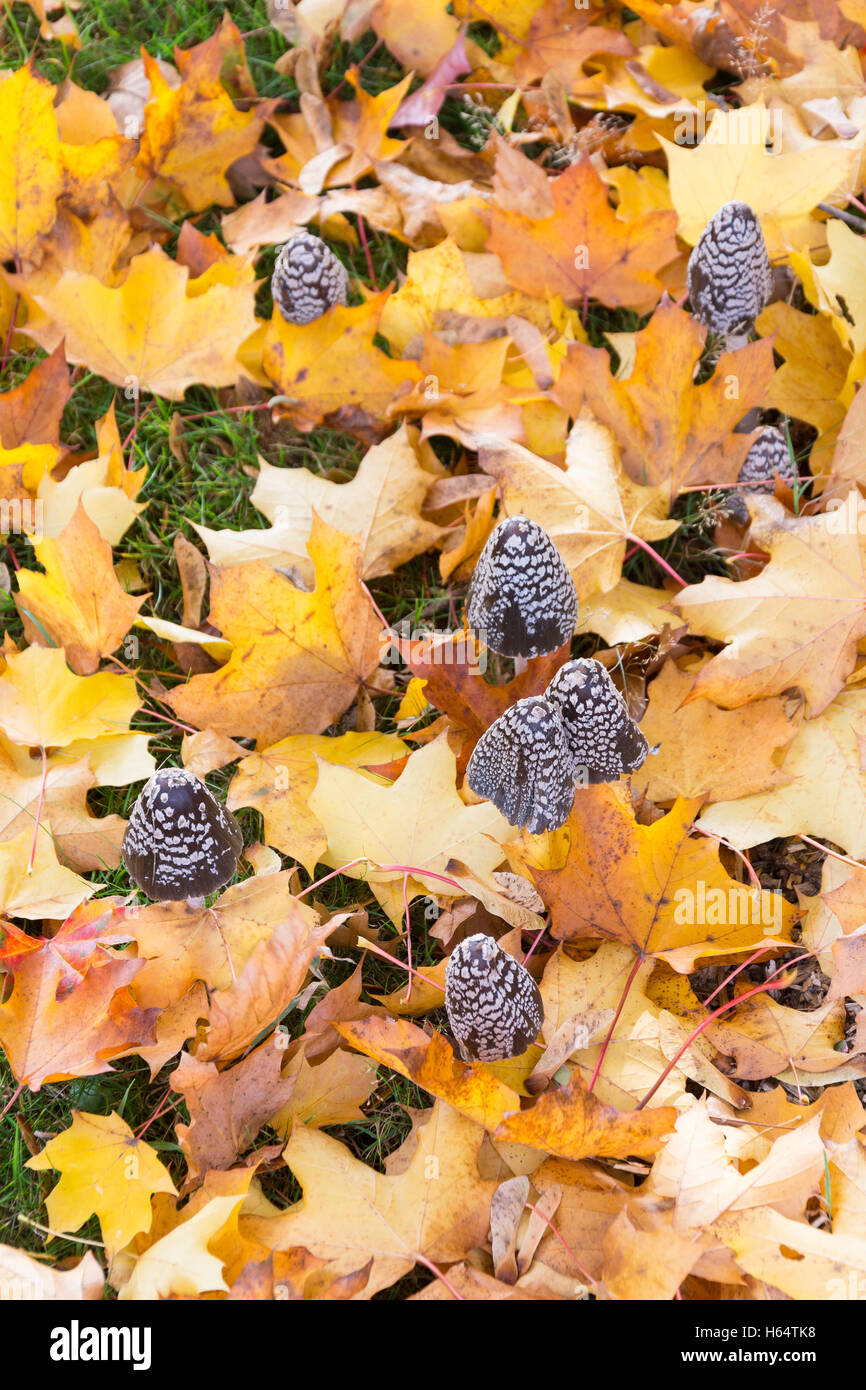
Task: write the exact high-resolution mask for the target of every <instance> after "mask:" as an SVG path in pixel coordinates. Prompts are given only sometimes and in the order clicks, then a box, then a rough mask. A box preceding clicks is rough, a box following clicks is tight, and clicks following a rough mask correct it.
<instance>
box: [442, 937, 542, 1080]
mask: <svg viewBox="0 0 866 1390" xmlns="http://www.w3.org/2000/svg"><path fill="white" fill-rule="evenodd" d="M445 1008H446V1011H447V1013H448V1022H449V1023H450V1025H451V1031H452V1032H453V1034H454V1037H455V1040H456V1042H457V1045H458V1047H459V1048H460V1055H461V1057H462V1058H463V1060H464V1062H472V1061H478V1062H503V1061H505V1060H506V1059H507V1058H508V1057H518V1056H519V1055H520V1053H521V1052H525V1051H526V1049H527V1048H528V1047H529V1046H530V1044H531V1043H534V1042H535V1039H536V1038H537V1037H538V1034H539V1031H540V1029H541V1025H542V1023H543V1021H544V1007H543V1005H542V1002H541V994H540V992H539V989H538V985H537V984H536V983H535V981H534V980H533V978H532V976H531V975H530V973H529V971H528V970H525V969H524V967H523V966H522V965H521V964H520V962H519V961H516V960H515V959H514V957H513V956H510V955H508V953H507V951H503V949H502V947H501V946H500V945H498V944H497V942H495V941H494V940H493V937H492V936H485V935H484V934H483V933H482V932H477V933H476V934H475V935H474V936H467V938H466V940H465V941H461V943H460V945H459V946H457V947H455V949H454V950H453V951H452V952H451V956H450V958H449V961H448V966H447V969H446V971H445Z"/></svg>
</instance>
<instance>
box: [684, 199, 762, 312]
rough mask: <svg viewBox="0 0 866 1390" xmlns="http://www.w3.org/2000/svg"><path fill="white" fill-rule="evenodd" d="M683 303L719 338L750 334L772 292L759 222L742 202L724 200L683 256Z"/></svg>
mask: <svg viewBox="0 0 866 1390" xmlns="http://www.w3.org/2000/svg"><path fill="white" fill-rule="evenodd" d="M688 285H689V301H690V303H691V306H692V313H693V315H694V317H695V318H696V319H697V320H698V322H699V323H702V324H704V325H705V327H706V328H709V329H710V330H711V332H713V333H718V334H720V335H721V336H723V337H730V336H732V335H742V334H749V333H751V331H752V329H753V328H754V326H755V319H756V318H757V317H758V315H759V314H760V312H761V310H762V309H763V308H764V306H765V304H767V302H768V301H769V298H770V295H771V294H772V292H773V270H772V267H771V265H770V261H769V257H768V256H767V247H766V244H765V242H764V234H763V232H762V231H761V224H760V222H759V221H758V219H757V217H756V216H755V214H754V212H753V211H752V209H751V208H750V207H749V204H748V203H738V202H732V203H725V205H724V206H723V207H720V208H719V210H718V212H717V213H715V214H714V215H713V216H712V217H711V218H710V220H709V222H708V223H707V225H706V227H705V228H704V230H703V231H702V232H701V235H700V238H699V240H698V242H697V245H696V246H695V248H694V250H693V251H692V254H691V256H690V257H689V265H688Z"/></svg>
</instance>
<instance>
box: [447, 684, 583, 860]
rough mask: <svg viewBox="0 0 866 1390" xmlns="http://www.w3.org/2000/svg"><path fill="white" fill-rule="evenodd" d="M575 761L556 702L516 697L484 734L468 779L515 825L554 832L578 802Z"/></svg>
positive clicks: (535, 831)
mask: <svg viewBox="0 0 866 1390" xmlns="http://www.w3.org/2000/svg"><path fill="white" fill-rule="evenodd" d="M573 768H574V759H573V757H572V755H571V752H570V750H569V745H568V740H567V738H566V732H565V729H564V727H563V722H562V719H561V718H560V715H559V712H558V710H557V708H556V706H555V705H554V704H553V703H552V702H551V701H550V700H546V699H544V698H543V697H542V696H538V695H532V696H529V697H528V698H527V699H525V700H518V701H517V703H516V704H514V705H512V706H511V707H510V708H509V709H507V710H506V711H505V713H504V714H502V715H500V716H499V718H498V719H497V720H496V722H495V723H494V724H491V726H490V728H489V729H487V730H486V732H485V733H483V734H482V735H481V738H480V739H479V740H478V742H477V744H476V745H475V748H474V749H473V751H472V756H471V758H470V759H469V764H468V766H467V768H466V780H467V782H468V783H469V786H470V787H471V788H472V790H473V791H474V792H475V794H476V796H483V797H485V798H486V799H487V800H488V801H492V802H493V805H494V806H495V807H496V809H497V810H498V811H501V812H502V814H503V816H505V818H506V820H508V821H510V823H511V824H512V825H525V826H526V828H527V829H528V830H529V832H530V834H532V835H538V834H539V833H540V832H541V831H542V830H556V829H557V828H558V827H559V826H560V825H564V824H565V822H566V821H567V820H568V816H569V812H570V811H571V807H572V803H573V802H574V771H573Z"/></svg>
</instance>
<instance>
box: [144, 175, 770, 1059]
mask: <svg viewBox="0 0 866 1390" xmlns="http://www.w3.org/2000/svg"><path fill="white" fill-rule="evenodd" d="M271 285H272V290H273V298H274V303H275V305H276V306H277V308H278V309H279V311H280V313H281V314H282V315H283V317H284V318H285V319H286V320H287V321H288V322H289V323H293V324H307V323H311V322H312V321H313V320H314V319H316V318H318V317H319V316H320V315H321V314H323V313H325V312H326V311H327V310H328V309H330V308H332V307H333V306H334V305H335V304H346V303H347V300H348V280H347V276H346V271H345V269H344V267H343V265H342V264H341V262H340V261H339V260H338V259H337V257H336V256H335V255H334V253H333V252H332V251H331V250H330V248H329V247H328V246H327V245H326V244H325V243H324V242H323V241H322V240H321V239H320V238H318V237H315V236H312V235H311V234H310V233H309V232H306V231H301V232H298V233H297V234H296V235H295V236H293V237H292V239H291V240H290V241H289V242H287V243H286V245H285V246H284V247H283V248H282V250H281V252H280V254H279V257H278V259H277V262H276V265H275V269H274V274H273V279H272V282H271ZM688 288H689V301H690V304H691V311H692V314H693V316H694V317H695V318H696V319H697V320H698V321H699V322H700V323H702V324H703V325H704V326H705V327H706V328H707V329H709V330H710V331H711V332H712V333H714V334H716V335H717V336H718V337H719V338H721V339H722V340H723V341H724V342H725V344H727V345H729V346H730V345H733V344H734V343H736V342H737V341H738V340H744V335H745V337H747V336H748V335H749V334H750V333H751V332H752V330H753V329H754V325H755V319H756V318H757V316H758V315H759V314H760V312H761V310H762V309H763V308H764V306H765V305H766V304H767V303H768V301H769V299H770V296H771V294H772V290H773V272H772V269H771V266H770V262H769V259H768V256H767V248H766V245H765V242H764V237H763V233H762V231H761V226H760V223H759V221H758V219H757V218H756V216H755V214H754V212H753V211H752V209H751V208H750V207H749V206H748V204H746V203H741V202H731V203H726V204H725V205H724V207H722V208H720V209H719V211H718V212H717V213H716V214H715V216H713V217H712V218H711V219H710V221H709V222H708V223H707V226H706V227H705V229H704V231H703V233H702V235H701V237H700V240H699V241H698V243H697V244H696V246H695V248H694V250H693V252H692V254H691V257H690V259H689V264H688ZM776 478H780V479H781V480H782V481H783V482H785V483H787V484H788V485H789V486H793V485H794V484H795V483H796V481H797V473H796V470H795V468H794V466H793V464H792V462H791V458H790V452H789V449H788V445H787V441H786V439H785V436H784V435H783V434H782V432H781V431H780V430H778V429H777V428H775V427H774V426H767V427H765V428H763V429H762V430H761V432H760V433H759V434H758V436H757V438H756V440H755V442H754V443H753V445H752V447H751V449H750V450H749V453H748V455H747V457H746V460H745V462H744V464H743V467H742V469H741V471H740V478H739V481H740V482H741V483H742V484H744V485H746V486H747V487H748V488H754V489H756V490H766V491H770V492H772V491H773V488H774V480H775V479H776ZM577 609H578V603H577V592H576V590H575V587H574V581H573V580H572V578H571V575H570V574H569V572H568V570H567V569H566V567H565V564H564V563H563V560H562V557H561V556H560V554H559V551H558V550H557V548H556V546H555V545H554V543H553V541H552V540H551V539H550V537H549V536H548V535H547V534H546V532H545V531H543V530H542V528H541V527H540V526H538V525H537V524H536V523H535V522H534V521H532V520H531V519H530V518H529V517H527V516H522V515H520V516H512V517H507V518H506V519H505V520H504V521H501V522H500V523H499V525H498V526H497V527H496V528H495V529H494V531H493V532H492V534H491V536H490V538H489V540H488V541H487V544H486V545H485V547H484V550H483V551H482V553H481V557H480V559H479V561H478V564H477V566H476V569H475V573H474V575H473V578H472V583H471V585H470V589H469V593H468V595H467V602H466V620H467V624H468V626H469V627H470V628H471V629H473V631H475V632H476V633H477V634H478V636H479V637H480V639H481V640H482V641H483V643H484V645H485V646H486V647H487V648H488V649H489V650H490V651H493V652H496V653H499V654H500V655H502V656H508V657H514V658H515V660H516V661H518V662H522V663H525V662H526V661H528V660H532V659H533V658H535V657H538V656H543V655H545V654H547V653H550V652H553V651H556V650H557V649H558V648H560V647H563V646H565V645H566V644H567V643H569V642H570V641H571V639H572V637H573V635H574V631H575V627H576V622H577ZM649 751H650V750H649V747H648V744H647V740H646V738H645V737H644V735H643V734H642V732H641V730H640V729H639V728H638V726H637V724H636V723H635V722H634V720H633V719H632V718H631V716H630V714H629V712H628V708H627V706H626V703H625V701H624V700H623V698H622V696H621V695H620V693H619V691H618V690H617V689H616V686H615V685H614V684H613V682H612V680H611V678H610V676H609V675H608V673H607V671H606V670H605V668H604V666H603V665H602V664H601V662H599V661H595V660H594V659H592V658H582V659H579V660H575V661H568V662H566V663H565V665H564V666H562V667H560V669H559V670H558V671H557V673H556V675H555V676H554V678H553V680H552V681H551V682H550V684H549V685H548V686H547V689H546V690H545V691H544V694H543V695H534V696H531V697H529V698H528V699H524V700H518V701H517V702H516V703H515V704H514V705H512V706H511V707H510V708H509V709H507V710H506V711H505V713H504V714H503V715H501V716H500V718H499V719H497V720H496V722H495V723H494V724H492V725H491V727H490V728H489V729H488V730H487V731H486V733H484V734H483V735H482V737H481V738H480V739H479V741H478V743H477V745H476V747H475V749H474V751H473V753H472V756H471V758H470V760H469V764H468V767H467V771H466V780H467V783H468V785H469V786H470V787H471V788H472V790H473V791H474V792H475V793H476V795H478V796H480V797H484V798H485V799H486V800H488V801H490V802H492V803H493V805H494V806H496V807H497V809H498V810H499V811H501V813H502V814H503V815H504V816H505V817H506V819H507V820H508V821H509V822H510V823H511V824H512V825H515V826H523V827H526V828H527V829H528V830H529V831H530V833H532V834H538V833H540V832H541V831H544V830H555V829H557V828H558V827H559V826H561V825H563V824H564V823H565V821H566V820H567V819H568V816H569V813H570V811H571V807H572V805H573V802H574V798H575V796H576V795H577V794H579V789H580V788H581V787H584V786H588V785H594V784H597V783H599V782H614V781H616V780H618V778H620V777H621V776H622V775H623V774H624V773H629V772H633V771H635V770H636V769H637V768H639V767H640V766H641V764H642V763H643V761H644V759H645V758H646V757H647V754H648V753H649ZM242 848H243V836H242V834H241V830H240V827H239V825H238V823H237V821H236V820H235V818H234V816H232V815H231V814H230V812H228V811H227V810H226V809H225V807H224V806H223V805H222V804H221V803H220V802H219V801H217V800H216V798H215V797H214V796H213V795H212V793H211V792H210V791H209V790H208V788H207V787H206V786H205V785H204V783H203V782H201V781H200V780H199V778H197V777H195V776H194V775H193V774H192V773H190V772H187V771H185V770H184V769H182V768H164V769H162V771H160V772H157V773H156V775H155V776H154V777H152V778H151V779H150V781H149V782H148V783H147V785H146V786H145V787H144V789H143V791H142V792H141V794H140V796H139V797H138V800H137V801H136V803H135V806H134V808H133V811H132V815H131V817H130V820H129V825H128V827H127V830H126V834H125V836H124V839H123V846H122V856H123V862H124V864H125V865H126V868H127V870H128V872H129V875H130V878H131V879H132V880H133V882H134V883H135V884H136V885H137V887H139V888H140V889H141V890H142V892H144V893H145V894H146V895H147V896H148V897H149V898H151V899H154V900H156V901H163V900H168V899H183V898H185V899H186V900H187V901H188V902H189V903H190V904H192V905H194V906H200V905H202V904H203V903H204V899H205V897H206V896H207V895H208V894H210V893H214V892H216V891H217V890H218V889H220V888H223V887H224V886H225V885H226V884H227V883H228V882H229V881H230V880H231V878H233V876H234V874H235V871H236V868H237V862H238V858H239V857H240V853H241V850H242ZM445 983H446V993H445V1007H446V1011H447V1014H448V1020H449V1023H450V1025H451V1029H452V1032H453V1034H454V1038H455V1041H456V1042H457V1045H458V1047H459V1050H460V1054H461V1056H462V1057H463V1059H464V1061H476V1060H477V1061H481V1062H495V1061H502V1060H505V1059H507V1058H509V1057H515V1056H518V1055H519V1054H520V1053H522V1052H525V1051H526V1049H527V1047H529V1046H530V1044H531V1043H533V1042H534V1041H535V1039H536V1037H537V1036H538V1033H539V1031H540V1029H541V1025H542V1021H543V1008H542V1001H541V995H540V993H539V990H538V986H537V985H536V983H535V981H534V980H533V978H532V976H531V975H530V974H529V972H528V970H526V969H525V968H524V967H523V966H522V965H521V964H520V963H519V962H518V961H516V960H515V959H514V958H513V957H512V956H510V955H508V954H507V952H505V951H503V949H502V948H501V946H499V945H498V943H497V942H496V941H495V940H494V939H493V938H492V937H490V936H486V935H485V934H484V933H477V934H475V935H474V936H470V937H467V938H466V940H464V941H463V942H461V943H460V944H459V945H458V946H457V947H456V948H455V949H454V950H453V951H452V953H451V956H450V958H449V961H448V967H447V970H446V976H445Z"/></svg>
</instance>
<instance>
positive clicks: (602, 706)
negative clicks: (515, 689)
mask: <svg viewBox="0 0 866 1390" xmlns="http://www.w3.org/2000/svg"><path fill="white" fill-rule="evenodd" d="M544 698H545V700H546V701H547V703H548V704H551V705H555V706H556V708H557V710H558V711H559V716H560V719H561V721H562V724H563V727H564V729H565V734H566V740H567V742H568V748H569V752H570V755H571V758H572V760H573V764H574V773H575V777H576V779H577V782H578V784H589V785H593V784H595V783H598V782H615V781H616V780H617V779H618V778H619V777H621V776H622V774H623V773H624V772H634V771H636V769H637V768H639V767H640V766H641V764H642V763H643V762H644V760H645V758H646V756H647V753H648V752H649V744H648V743H647V740H646V738H645V736H644V735H643V734H642V733H641V730H640V729H639V728H638V726H637V724H636V723H635V722H634V720H633V719H632V717H631V715H630V714H629V712H628V707H627V706H626V703H625V700H624V699H623V698H622V696H621V695H620V693H619V691H618V690H617V688H616V686H615V685H614V683H613V681H612V680H611V678H610V676H609V675H608V673H607V671H606V670H605V668H604V667H603V666H602V664H601V662H600V661H596V660H595V659H594V658H593V657H582V658H580V659H579V660H577V661H567V662H566V663H565V665H564V666H561V667H560V668H559V670H558V671H557V673H556V675H555V676H554V678H553V680H552V681H551V682H550V685H549V686H548V687H547V689H546V691H545V692H544Z"/></svg>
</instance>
